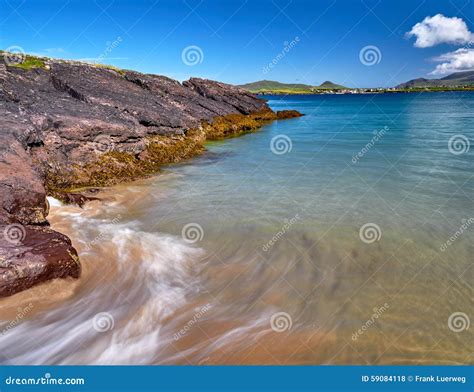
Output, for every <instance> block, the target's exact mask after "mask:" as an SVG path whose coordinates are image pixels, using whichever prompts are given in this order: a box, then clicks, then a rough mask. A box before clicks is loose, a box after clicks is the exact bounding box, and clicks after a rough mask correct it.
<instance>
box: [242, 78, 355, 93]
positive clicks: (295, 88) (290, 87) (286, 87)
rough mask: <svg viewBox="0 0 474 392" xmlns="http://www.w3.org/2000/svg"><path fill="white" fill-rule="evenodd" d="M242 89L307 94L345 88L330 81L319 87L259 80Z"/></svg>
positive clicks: (255, 91) (254, 91)
mask: <svg viewBox="0 0 474 392" xmlns="http://www.w3.org/2000/svg"><path fill="white" fill-rule="evenodd" d="M239 87H242V88H244V89H246V90H248V91H250V92H253V93H264V92H267V93H286V94H298V93H300V94H308V93H311V92H313V91H314V90H340V89H345V88H346V87H344V86H341V85H339V84H335V83H333V82H330V81H326V82H324V83H322V84H321V85H320V86H311V85H309V84H301V83H280V82H276V81H273V80H259V81H258V82H253V83H247V84H242V85H240V86H239Z"/></svg>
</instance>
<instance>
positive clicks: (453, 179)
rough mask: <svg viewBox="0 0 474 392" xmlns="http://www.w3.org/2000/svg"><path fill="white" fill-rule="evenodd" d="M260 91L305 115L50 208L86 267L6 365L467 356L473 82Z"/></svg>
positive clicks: (19, 332)
mask: <svg viewBox="0 0 474 392" xmlns="http://www.w3.org/2000/svg"><path fill="white" fill-rule="evenodd" d="M266 98H267V99H269V104H270V106H271V107H272V108H273V109H275V110H282V109H296V110H299V111H300V112H302V113H304V114H305V116H304V117H301V118H297V119H291V120H283V121H277V122H274V123H271V124H269V125H267V126H265V127H263V128H262V129H261V130H260V131H259V132H256V133H253V134H248V135H245V136H243V137H239V138H235V139H230V140H225V141H219V142H212V143H209V144H208V146H207V149H208V151H207V152H206V153H205V154H204V155H203V156H201V157H199V158H197V159H193V160H191V161H189V162H186V163H183V164H180V165H173V166H169V167H167V168H166V169H165V170H164V171H163V173H162V174H161V175H158V176H156V177H155V178H152V179H149V180H146V181H140V182H136V183H133V184H127V185H122V186H119V187H115V188H113V189H111V190H109V191H106V192H105V193H104V201H103V202H102V203H91V204H89V205H88V206H86V207H85V209H84V210H81V209H79V208H76V207H72V206H59V205H53V207H52V215H51V221H52V224H53V227H54V228H56V229H58V230H62V231H63V232H65V233H66V234H68V235H70V236H71V237H72V238H73V241H74V245H75V246H76V247H77V248H78V249H79V252H80V255H81V260H82V263H83V265H84V271H85V272H84V276H83V278H82V279H81V280H80V281H79V283H78V287H77V289H76V290H75V292H74V294H73V295H71V296H70V297H68V298H67V299H66V300H64V299H63V298H61V299H58V300H56V301H55V302H54V301H53V303H52V304H51V305H50V307H49V308H48V309H47V310H46V311H41V312H38V313H35V314H34V315H33V316H32V317H31V319H29V320H27V321H25V322H23V323H22V325H21V326H19V327H16V328H15V330H14V331H12V332H11V334H10V337H9V340H8V344H7V347H6V348H5V350H4V351H3V352H4V355H6V356H8V357H9V358H10V360H11V362H13V363H158V364H161V363H191V364H197V363H211V364H212V363H217V364H221V363H226V364H243V363H265V364H269V363H272V364H330V363H340V364H368V363H370V364H402V363H405V364H426V363H428V364H441V363H443V364H455V363H472V362H473V360H472V342H473V341H474V340H473V333H472V331H473V328H472V327H471V328H467V325H468V324H469V323H470V321H471V320H472V319H473V317H474V313H473V307H472V302H471V301H472V294H473V292H472V278H473V276H472V255H473V254H474V246H473V243H474V242H473V239H474V209H473V207H474V204H473V195H474V192H473V190H474V178H473V175H474V158H473V153H474V146H472V147H471V146H470V144H472V143H473V142H474V127H473V124H474V94H473V93H470V92H465V93H422V94H384V95H354V96H352V95H318V96H291V97H281V96H275V97H266ZM272 140H273V142H272ZM450 140H451V141H450ZM272 146H273V149H272ZM275 152H276V153H275ZM91 244H92V246H91ZM100 312H107V313H108V314H110V316H111V317H113V320H114V327H113V329H111V330H110V331H108V332H107V333H101V334H99V335H98V334H97V333H96V332H94V330H92V329H91V327H90V325H91V324H90V323H91V320H92V319H93V318H94V316H95V315H97V314H99V313H100ZM38 331H42V332H41V334H40V333H39V332H38ZM45 331H54V334H52V336H54V338H48V337H46V336H47V334H45V333H44V332H45ZM25 334H27V335H28V336H31V337H33V340H36V341H37V343H31V342H30V343H29V351H28V352H26V351H25V350H23V351H22V348H21V344H19V343H20V342H21V336H25ZM58 336H62V338H59V339H58ZM71 340H74V341H76V340H79V341H81V342H82V344H75V345H73V347H71V345H70V342H71ZM35 344H37V347H36V348H35ZM43 347H50V350H52V351H49V352H50V354H47V355H46V354H45V350H44V349H42V348H43ZM52 347H55V349H52ZM57 347H60V348H57Z"/></svg>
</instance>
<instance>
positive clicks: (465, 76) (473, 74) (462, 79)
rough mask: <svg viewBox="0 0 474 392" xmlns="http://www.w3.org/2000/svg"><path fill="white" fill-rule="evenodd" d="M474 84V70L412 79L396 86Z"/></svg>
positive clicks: (455, 85) (456, 85)
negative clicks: (439, 77)
mask: <svg viewBox="0 0 474 392" xmlns="http://www.w3.org/2000/svg"><path fill="white" fill-rule="evenodd" d="M472 85H474V71H464V72H455V73H453V74H451V75H448V76H445V77H444V78H441V79H425V78H418V79H412V80H409V81H408V82H405V83H401V84H399V85H398V86H396V88H417V87H459V86H472Z"/></svg>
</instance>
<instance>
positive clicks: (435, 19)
mask: <svg viewBox="0 0 474 392" xmlns="http://www.w3.org/2000/svg"><path fill="white" fill-rule="evenodd" d="M406 35H407V37H413V36H414V37H416V41H415V46H416V47H417V48H429V47H431V46H435V45H438V44H443V43H446V44H453V45H462V44H466V43H468V42H472V41H474V34H473V33H471V32H470V31H469V29H468V28H467V25H466V22H464V20H462V19H461V18H456V17H453V18H448V17H446V16H444V15H442V14H437V15H435V16H427V17H426V18H425V19H423V21H422V22H419V23H417V24H416V25H414V26H413V27H412V29H411V30H410V31H409V32H408V33H407V34H406Z"/></svg>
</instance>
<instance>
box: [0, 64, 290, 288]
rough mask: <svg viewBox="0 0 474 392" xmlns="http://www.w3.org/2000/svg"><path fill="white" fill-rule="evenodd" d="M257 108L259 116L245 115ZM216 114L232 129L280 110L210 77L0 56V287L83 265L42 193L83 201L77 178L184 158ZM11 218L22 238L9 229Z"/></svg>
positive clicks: (125, 172) (121, 173)
mask: <svg viewBox="0 0 474 392" xmlns="http://www.w3.org/2000/svg"><path fill="white" fill-rule="evenodd" d="M255 113H264V114H265V115H264V116H263V117H265V118H262V119H260V117H255V116H254V117H253V118H252V119H251V121H252V123H251V125H250V126H249V125H246V123H245V121H247V116H252V115H254V114H255ZM222 116H231V117H228V118H229V119H230V120H228V121H227V120H226V122H225V123H226V124H227V125H226V127H227V128H229V127H230V125H231V124H230V123H231V122H232V121H234V120H233V119H234V117H232V116H238V117H237V118H236V120H235V121H237V122H240V123H241V124H240V123H239V124H240V125H238V126H235V127H234V128H233V129H234V130H238V131H239V132H244V131H248V130H251V129H254V128H255V127H257V126H258V125H261V122H263V121H268V120H272V119H277V118H284V115H278V117H277V115H276V114H275V113H273V112H272V111H271V110H270V109H269V108H268V106H267V104H266V103H265V102H264V101H263V100H261V99H259V98H257V97H255V96H254V95H253V94H250V93H248V92H247V91H245V90H243V89H240V88H236V87H233V86H230V85H227V84H223V83H218V82H214V81H210V80H205V79H198V78H192V79H190V80H188V81H186V82H184V83H182V84H181V83H179V82H177V81H175V80H172V79H169V78H167V77H164V76H158V75H145V74H141V73H138V72H134V71H123V70H115V69H110V68H108V67H104V66H94V65H86V64H78V63H72V62H63V61H53V60H51V61H47V62H46V66H45V67H39V68H32V69H22V68H19V67H15V66H9V65H8V64H5V62H4V59H3V57H0V203H1V204H0V226H1V227H0V229H1V230H0V296H5V295H11V294H13V293H15V292H18V291H21V290H24V289H26V288H29V287H31V286H33V285H35V284H37V283H41V282H44V281H46V280H49V279H53V278H58V277H61V278H64V277H68V276H69V277H78V276H79V274H80V265H79V262H78V259H77V254H76V251H75V250H74V248H73V247H72V245H71V242H70V240H69V239H68V238H67V237H65V236H64V235H62V234H60V233H57V232H55V231H53V230H51V229H50V228H49V227H48V223H47V220H46V217H47V214H48V204H47V200H46V195H47V194H54V195H56V194H55V190H57V189H59V190H60V191H61V194H62V195H63V196H64V197H63V198H62V199H63V200H64V201H68V202H74V203H78V204H82V203H84V202H85V201H86V198H85V197H84V196H82V195H81V194H80V193H76V192H74V189H73V186H74V185H77V186H78V185H82V186H83V185H87V184H90V185H103V184H106V183H108V182H107V181H106V180H107V179H109V178H110V179H113V180H116V179H117V178H123V179H131V178H134V177H137V176H140V175H143V174H146V173H149V172H152V171H153V170H155V171H156V168H157V165H159V164H160V163H163V162H172V161H178V160H180V159H185V158H188V157H190V156H192V155H193V154H195V153H197V152H199V151H200V150H202V141H203V140H205V138H206V135H205V130H203V129H204V128H205V127H204V128H203V124H212V123H213V121H215V119H216V118H219V117H222ZM227 128H226V129H222V130H221V129H220V130H219V133H218V134H217V136H218V137H220V136H227V135H228V132H227V130H228V129H227ZM229 129H230V128H229ZM189 141H192V143H190V142H189ZM187 149H188V150H187ZM183 150H184V153H183V152H182V151H183ZM172 154H175V155H172ZM109 169H110V170H109ZM107 170H109V171H108V172H107ZM83 173H87V175H86V176H84V177H83V178H82V177H81V176H82V175H83ZM97 177H101V178H105V180H103V179H102V180H101V181H98V180H97V181H95V179H96V178H97ZM68 188H72V189H68ZM12 228H13V229H16V231H17V232H16V235H19V236H20V237H19V238H20V241H19V242H18V241H17V240H16V239H15V238H14V239H13V240H12V239H11V238H9V237H8V236H9V234H8V233H9V232H10V231H11V230H12ZM18 271H21V273H20V274H19V273H18Z"/></svg>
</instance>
